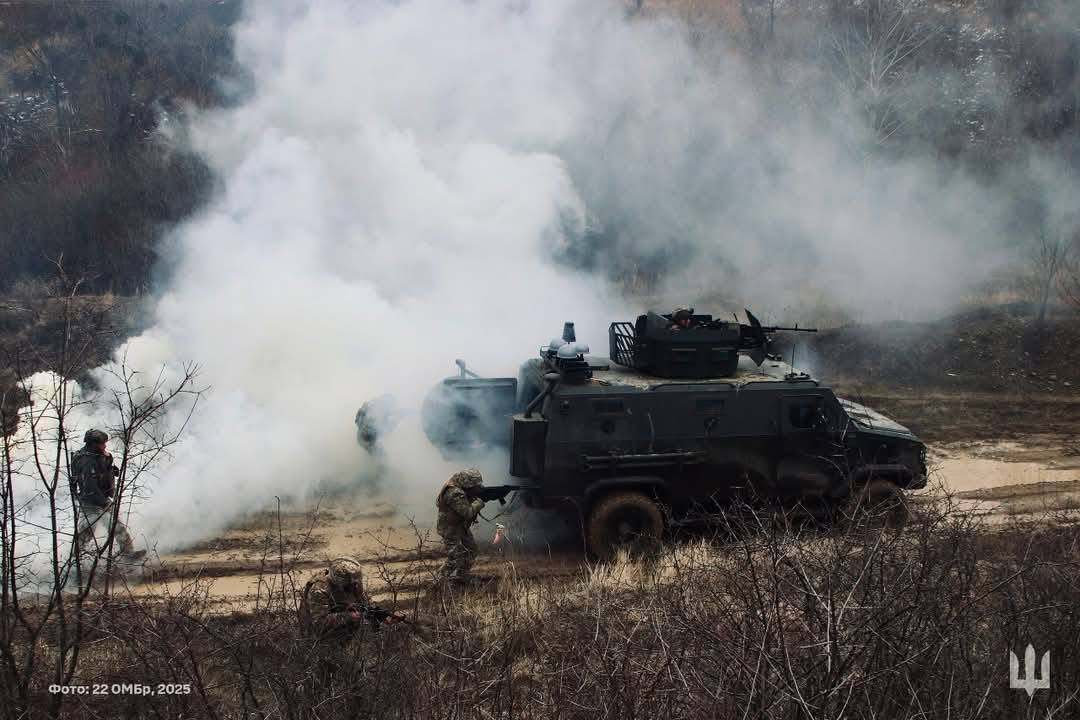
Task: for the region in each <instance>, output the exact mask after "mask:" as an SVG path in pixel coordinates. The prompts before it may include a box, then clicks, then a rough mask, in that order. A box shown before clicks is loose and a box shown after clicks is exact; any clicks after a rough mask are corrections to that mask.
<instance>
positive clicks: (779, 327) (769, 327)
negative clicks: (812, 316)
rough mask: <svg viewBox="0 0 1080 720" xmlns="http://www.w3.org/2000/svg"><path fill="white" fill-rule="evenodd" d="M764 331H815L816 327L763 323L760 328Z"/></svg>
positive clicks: (770, 332)
mask: <svg viewBox="0 0 1080 720" xmlns="http://www.w3.org/2000/svg"><path fill="white" fill-rule="evenodd" d="M761 331H762V332H764V333H768V334H770V335H771V334H772V333H776V332H817V328H801V327H799V326H798V325H796V326H795V327H784V326H782V325H765V326H763V327H762V328H761Z"/></svg>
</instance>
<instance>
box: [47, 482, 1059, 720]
mask: <svg viewBox="0 0 1080 720" xmlns="http://www.w3.org/2000/svg"><path fill="white" fill-rule="evenodd" d="M1054 520H1055V519H1054V518H1044V519H1043V520H1042V521H1043V522H1046V521H1054ZM720 522H721V532H719V533H718V534H717V536H716V537H715V538H712V539H698V540H691V541H688V542H684V543H681V544H676V545H671V546H669V547H667V548H665V550H664V551H663V552H662V553H661V555H660V556H659V557H657V558H655V559H654V560H652V561H651V562H640V563H639V562H631V561H629V560H627V559H626V558H619V559H616V560H615V561H613V562H611V563H606V564H602V565H598V566H595V567H587V568H585V569H584V570H583V571H582V572H581V573H580V574H579V575H578V576H576V577H570V578H558V577H547V578H541V579H532V580H528V579H523V578H522V577H520V576H519V574H518V571H517V565H516V564H515V563H514V562H511V561H508V562H506V563H504V564H503V566H502V569H501V571H500V577H499V579H498V580H497V581H496V582H495V583H494V584H492V585H489V586H488V587H486V588H480V589H476V590H471V591H466V592H464V593H462V594H457V595H442V596H439V597H438V598H435V599H432V598H428V599H424V600H422V601H421V602H420V603H419V605H417V606H416V607H417V609H418V613H417V618H416V619H417V620H418V621H420V623H421V625H420V626H419V627H416V626H403V625H396V626H392V627H384V628H383V629H381V630H372V629H370V628H366V627H365V628H363V629H361V630H360V631H359V633H358V635H357V636H356V637H355V638H354V640H353V642H352V644H351V645H350V646H349V650H348V659H347V661H346V665H345V667H344V668H343V669H342V671H341V672H340V673H339V674H338V675H337V676H336V677H335V679H334V680H333V682H331V683H327V682H325V681H324V679H322V678H320V673H319V662H320V649H319V648H318V647H317V646H315V645H313V644H312V643H311V641H308V640H304V639H302V638H301V637H300V636H299V634H298V633H297V632H296V631H295V615H294V613H293V612H292V610H291V608H290V607H289V598H288V594H287V593H285V594H278V593H275V594H273V595H272V596H271V599H272V602H270V603H263V604H261V605H260V608H259V609H258V611H256V612H253V613H245V614H233V615H222V614H221V613H220V612H215V611H214V609H213V608H212V607H211V605H210V604H209V603H208V602H207V601H206V594H205V588H203V587H201V585H200V584H199V583H194V584H192V585H191V586H189V587H188V588H186V589H185V590H183V591H182V592H181V593H180V594H179V595H172V596H162V597H160V598H157V599H145V598H144V599H142V600H140V601H139V602H134V601H128V602H124V603H119V602H113V603H109V604H107V605H101V606H99V607H98V608H97V609H96V610H95V613H94V614H93V616H92V627H91V629H90V630H89V634H90V635H91V636H92V637H93V639H94V642H93V643H92V645H90V646H88V649H87V654H86V655H85V656H84V659H83V663H82V664H81V665H80V670H79V673H78V674H77V675H76V676H75V677H74V678H73V682H83V683H85V682H91V681H99V682H123V683H135V684H140V683H141V684H147V685H150V686H153V687H157V686H161V687H166V686H169V687H171V686H181V687H184V686H186V687H187V688H189V692H186V693H179V694H173V695H165V696H158V697H140V696H135V695H125V696H122V697H80V698H77V699H75V700H73V701H72V702H71V704H70V706H68V707H67V711H66V712H67V713H68V714H69V715H70V716H72V717H82V716H90V715H92V714H94V713H99V714H110V715H116V714H123V715H127V716H144V715H146V716H153V715H160V716H178V715H181V714H182V715H184V716H186V717H240V716H245V717H247V716H257V717H290V718H303V717H318V718H353V717H380V718H390V717H523V718H550V717H554V716H557V717H582V718H585V717H587V718H590V720H591V719H593V718H616V717H618V718H625V717H672V718H699V717H758V718H788V717H801V718H835V717H908V716H912V715H917V716H922V717H956V718H975V717H981V718H1016V717H1032V718H1034V717H1048V716H1050V717H1057V716H1060V717H1065V716H1069V715H1072V714H1075V712H1076V711H1077V709H1078V708H1077V698H1076V694H1075V693H1074V692H1073V693H1070V688H1075V687H1076V686H1077V682H1078V681H1080V649H1078V648H1077V647H1076V646H1075V642H1074V639H1075V637H1077V634H1078V633H1080V618H1078V617H1077V616H1076V614H1075V612H1074V609H1075V607H1077V605H1078V604H1080V586H1078V585H1077V583H1076V582H1075V577H1076V574H1077V570H1078V569H1080V555H1078V554H1077V553H1078V550H1077V548H1078V547H1080V543H1078V540H1080V534H1078V532H1080V531H1078V528H1077V527H1076V526H1075V525H1069V524H1064V525H1063V524H1061V523H1060V522H1056V521H1054V522H1050V523H1049V525H1040V526H1033V525H1026V524H1014V525H1010V526H1006V527H1001V528H997V529H994V528H990V527H985V526H983V525H981V524H980V523H979V521H978V520H977V519H974V518H972V517H970V516H967V515H964V514H962V513H959V512H957V510H956V508H955V507H952V506H951V505H950V504H949V501H948V500H947V499H944V500H937V501H932V502H924V503H922V504H921V508H920V511H919V512H918V513H917V514H916V516H915V517H914V519H913V520H912V521H911V523H909V524H908V525H907V527H906V528H905V529H903V530H900V531H897V530H881V529H879V528H874V527H870V526H866V525H860V524H856V525H854V526H849V527H848V529H847V530H844V531H839V530H834V531H830V532H823V531H821V530H820V529H813V530H810V529H801V530H800V529H798V527H799V526H798V525H797V524H796V523H790V524H788V529H786V530H779V529H776V528H777V524H776V523H774V522H772V520H771V519H768V518H764V517H756V516H753V515H751V516H739V518H738V519H734V516H732V518H729V519H727V520H723V519H721V521H720ZM284 547H285V544H282V545H281V546H280V548H282V549H281V550H280V552H281V553H282V555H283V554H284V550H283V548H284ZM283 562H284V564H285V565H288V564H289V561H288V559H285V560H284V561H283ZM367 562H368V563H369V564H371V563H373V564H375V565H378V564H379V562H380V559H379V558H370V559H368V561H367ZM270 565H273V563H271V564H270ZM423 566H424V565H423V561H422V560H420V559H419V558H418V559H417V561H416V567H415V568H414V572H415V571H418V570H419V569H420V568H421V567H423ZM268 572H269V573H270V574H273V573H274V572H275V569H273V568H269V569H268ZM399 590H400V588H399V587H397V586H394V585H391V587H389V588H388V590H387V592H388V593H389V594H390V595H392V596H393V595H396V594H397V592H398V591H399ZM1029 642H1030V643H1032V644H1033V645H1034V646H1035V647H1037V648H1039V650H1040V652H1045V651H1049V652H1050V653H1051V654H1052V656H1053V663H1054V678H1053V686H1052V687H1053V688H1054V690H1052V691H1049V692H1039V693H1037V694H1036V695H1035V696H1034V698H1033V699H1032V700H1031V701H1030V702H1029V700H1028V698H1027V696H1026V695H1024V694H1023V693H1020V692H1018V691H1016V690H1012V689H1010V688H1009V683H1008V667H1007V662H1006V659H1007V651H1009V650H1014V651H1017V652H1022V650H1023V648H1024V647H1025V646H1026V644H1027V643H1029ZM35 687H40V686H35ZM39 692H40V691H39ZM37 697H39V698H41V699H44V696H43V695H38V696H37Z"/></svg>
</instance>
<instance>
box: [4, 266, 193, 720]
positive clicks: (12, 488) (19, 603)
mask: <svg viewBox="0 0 1080 720" xmlns="http://www.w3.org/2000/svg"><path fill="white" fill-rule="evenodd" d="M56 268H57V274H58V282H57V285H56V287H59V288H63V293H62V294H61V295H59V296H58V297H55V298H53V300H55V301H57V302H60V303H61V304H62V308H63V309H62V322H61V323H60V324H59V326H58V328H57V332H58V333H60V334H61V335H62V337H60V338H59V339H58V344H59V348H60V350H59V354H58V356H57V357H56V358H55V360H56V362H55V364H54V365H53V366H52V373H51V374H50V375H47V376H44V377H45V378H46V379H42V377H43V376H41V375H38V376H36V379H29V378H26V377H24V378H23V379H22V380H20V381H19V385H18V390H19V391H20V397H22V398H29V399H30V404H28V405H23V406H22V407H18V405H19V404H18V403H13V404H9V403H6V402H0V414H2V415H3V417H0V427H4V428H6V429H10V430H11V431H10V432H3V433H0V510H2V513H0V514H2V518H0V545H2V555H3V560H2V561H0V584H2V591H0V699H2V701H3V702H0V705H2V706H3V707H4V708H5V709H6V710H5V712H7V713H9V714H10V716H12V717H22V716H24V715H25V714H26V713H28V712H29V711H30V708H31V706H32V703H33V696H34V694H35V693H40V690H41V688H40V687H37V686H38V685H40V684H41V682H42V681H43V680H46V681H47V682H48V683H50V684H57V685H66V684H69V683H70V682H71V679H72V677H74V675H75V673H76V670H77V667H78V664H79V660H80V655H81V652H82V649H83V647H84V645H85V641H86V637H87V628H88V622H89V618H90V617H92V615H93V612H94V610H95V608H96V607H98V606H99V605H100V603H101V602H102V601H104V600H105V599H107V598H108V595H109V593H110V589H111V587H110V586H111V583H112V579H113V577H114V570H116V568H115V566H114V553H113V540H114V535H115V528H116V525H115V520H116V519H117V518H118V517H119V514H120V513H121V512H126V511H129V510H130V507H131V502H132V500H134V499H137V497H138V496H139V491H140V489H142V487H143V485H144V483H142V482H141V478H142V477H143V475H144V474H145V473H146V472H148V470H149V469H150V468H151V467H152V466H153V464H154V463H155V461H157V460H159V459H160V458H161V457H162V456H163V455H164V454H165V453H167V452H168V450H169V448H170V447H171V446H172V445H173V444H174V443H175V442H176V441H177V439H178V437H179V434H180V433H181V432H182V431H183V429H184V427H185V426H186V421H187V418H188V417H190V411H191V409H193V407H194V403H195V401H196V400H197V399H198V396H199V391H198V390H197V389H195V387H194V385H195V382H196V375H197V367H195V366H192V365H189V366H184V367H182V368H181V369H180V370H179V371H176V372H174V373H173V374H172V375H170V376H167V375H166V374H165V373H164V372H163V373H161V374H158V375H157V376H156V378H155V379H154V380H152V381H149V382H146V381H143V379H142V378H143V376H142V375H141V374H140V373H138V372H136V371H134V370H131V369H130V368H128V367H127V366H126V363H125V362H123V361H121V362H120V363H119V365H118V366H117V367H115V368H113V369H111V370H109V371H108V374H109V377H111V379H112V383H111V384H109V385H108V387H110V388H111V389H110V390H108V391H107V392H106V393H104V394H103V395H102V397H99V398H96V399H94V400H92V401H91V400H88V399H86V398H85V396H84V395H83V394H76V393H75V392H74V388H75V385H74V383H73V382H72V380H73V378H74V377H75V376H76V375H77V374H79V373H80V372H81V371H84V370H85V369H86V357H87V353H88V352H89V348H91V347H93V345H94V343H95V342H96V341H97V340H96V339H94V338H88V337H85V336H84V332H85V330H86V328H85V327H83V326H81V325H80V324H79V323H78V322H77V321H76V315H77V309H76V306H77V302H78V298H77V291H78V289H79V287H81V285H82V279H81V278H80V277H70V276H68V275H67V274H66V273H65V271H64V268H63V264H62V262H60V261H57V262H56ZM15 367H16V369H17V370H18V368H19V367H20V364H19V363H18V361H17V359H16V363H15ZM20 375H21V376H25V373H20ZM32 377H33V376H32ZM0 400H2V398H0ZM185 401H186V402H185ZM91 402H93V403H94V405H95V409H96V410H98V411H100V412H101V413H103V414H104V415H105V416H107V417H112V418H115V420H114V421H113V422H112V423H111V425H110V426H109V427H108V428H107V429H108V430H109V431H111V433H112V434H113V436H114V437H116V438H118V439H119V459H120V464H119V476H118V477H117V479H116V491H115V493H114V497H113V504H112V506H111V511H112V522H109V523H108V533H107V538H106V540H105V542H104V543H102V545H101V547H100V548H98V549H95V550H90V551H88V550H87V548H80V543H79V542H78V535H79V530H80V522H81V521H80V518H79V504H78V502H77V500H76V489H75V488H74V486H73V484H72V482H71V481H70V472H69V466H70V462H69V451H70V449H71V448H70V445H71V438H73V437H74V438H76V439H78V438H81V433H82V432H83V431H85V430H86V429H87V428H74V427H71V422H72V417H73V413H74V412H76V411H77V410H80V409H84V408H83V406H84V405H87V404H89V403H91ZM13 408H16V409H15V410H14V412H15V413H16V417H14V418H9V417H8V415H9V414H11V413H12V412H13ZM177 412H179V416H178V417H177V415H175V414H174V413H177ZM64 701H65V696H64V695H62V694H59V693H56V694H52V695H49V696H48V704H49V714H50V715H52V716H56V715H58V714H59V713H60V709H61V706H62V704H63V703H64Z"/></svg>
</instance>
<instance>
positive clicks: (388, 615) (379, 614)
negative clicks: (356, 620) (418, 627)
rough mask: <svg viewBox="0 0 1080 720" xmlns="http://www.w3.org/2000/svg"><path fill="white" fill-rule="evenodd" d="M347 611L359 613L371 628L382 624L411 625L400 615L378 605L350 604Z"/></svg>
mask: <svg viewBox="0 0 1080 720" xmlns="http://www.w3.org/2000/svg"><path fill="white" fill-rule="evenodd" d="M348 610H349V612H356V613H361V614H362V615H363V616H364V619H365V620H367V621H368V622H369V623H370V624H371V627H373V628H375V627H379V626H380V625H383V624H387V625H393V624H395V623H399V622H400V623H405V624H406V625H411V624H412V622H411V621H410V620H409V619H408V618H407V617H405V616H404V615H402V614H401V613H396V612H392V611H390V610H387V609H386V608H384V607H382V606H380V605H375V604H368V605H365V604H363V603H352V604H350V605H349V607H348Z"/></svg>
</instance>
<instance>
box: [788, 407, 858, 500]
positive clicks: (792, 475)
mask: <svg viewBox="0 0 1080 720" xmlns="http://www.w3.org/2000/svg"><path fill="white" fill-rule="evenodd" d="M778 412H779V418H778V419H777V427H778V429H779V438H778V440H779V442H778V445H777V447H778V453H777V454H778V457H777V463H776V492H777V494H779V495H780V496H782V497H787V498H792V497H799V496H806V495H824V494H827V493H828V491H829V489H830V488H831V487H832V486H833V484H834V483H835V481H836V479H837V478H838V477H839V476H841V475H842V470H841V468H840V467H839V466H838V464H837V461H836V458H837V457H838V454H841V455H842V450H841V449H840V448H839V446H838V438H837V437H836V433H835V432H834V430H835V428H834V427H833V425H834V423H833V422H831V421H830V417H832V415H834V413H832V412H831V411H830V405H829V403H828V399H827V398H826V396H825V395H824V394H817V393H805V394H797V395H784V396H781V397H780V400H779V408H778Z"/></svg>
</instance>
